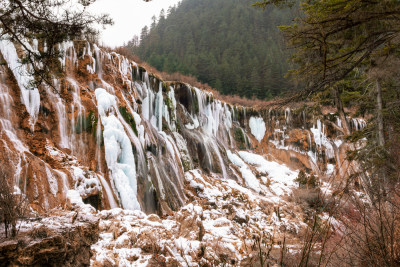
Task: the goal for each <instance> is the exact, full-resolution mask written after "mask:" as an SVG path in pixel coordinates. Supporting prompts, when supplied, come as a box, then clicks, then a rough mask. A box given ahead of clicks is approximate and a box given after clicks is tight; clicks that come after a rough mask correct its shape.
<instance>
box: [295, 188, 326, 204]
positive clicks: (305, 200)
mask: <svg viewBox="0 0 400 267" xmlns="http://www.w3.org/2000/svg"><path fill="white" fill-rule="evenodd" d="M293 196H294V199H295V200H296V202H297V203H299V204H302V205H305V207H306V208H308V207H309V208H313V209H319V208H321V207H322V206H323V204H324V200H323V199H322V197H321V190H320V189H319V188H312V189H307V188H296V189H294V190H293Z"/></svg>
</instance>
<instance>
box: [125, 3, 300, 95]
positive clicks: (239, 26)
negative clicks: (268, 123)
mask: <svg viewBox="0 0 400 267" xmlns="http://www.w3.org/2000/svg"><path fill="white" fill-rule="evenodd" d="M251 3H252V2H251V1H242V0H218V1H215V0H202V1H198V0H184V1H182V2H181V4H180V5H179V6H178V7H173V8H170V9H169V10H168V11H167V12H166V14H165V13H163V12H161V14H160V16H159V17H158V18H156V17H153V23H152V25H151V26H150V28H148V27H145V28H143V30H142V34H141V36H140V44H139V42H138V40H139V37H134V38H133V39H132V41H130V42H129V43H128V48H129V49H131V50H133V52H134V53H135V54H136V55H138V56H139V57H140V58H141V59H142V60H144V61H146V62H148V63H149V64H151V65H153V66H154V67H155V68H157V69H159V70H161V71H164V72H170V73H172V72H180V73H183V74H186V75H188V74H190V75H193V76H195V77H197V79H199V81H201V82H204V83H208V84H209V85H211V86H212V87H214V88H216V89H217V90H219V91H220V92H222V93H223V94H238V95H240V96H245V97H248V98H250V97H257V98H260V99H266V98H270V97H272V96H276V95H279V94H280V93H282V92H285V91H287V90H291V89H293V88H294V86H293V85H292V83H291V82H290V81H289V80H288V79H286V78H285V77H284V76H285V74H286V72H287V71H288V70H289V69H290V66H289V63H288V60H287V59H288V55H289V52H290V51H288V50H287V49H286V48H285V46H284V45H283V43H282V42H283V38H282V35H281V33H280V32H279V30H278V28H277V26H279V25H287V24H290V23H291V19H292V17H294V11H293V10H290V9H278V8H274V9H270V10H267V11H265V12H262V11H261V10H259V9H256V8H254V7H252V6H251Z"/></svg>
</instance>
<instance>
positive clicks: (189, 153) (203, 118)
mask: <svg viewBox="0 0 400 267" xmlns="http://www.w3.org/2000/svg"><path fill="white" fill-rule="evenodd" d="M31 45H32V47H34V48H35V49H40V47H41V45H40V44H38V43H37V42H32V43H31ZM59 49H60V50H62V51H63V52H64V58H62V59H60V61H59V64H60V65H61V66H62V67H63V69H64V71H63V72H62V73H53V74H52V75H53V83H52V85H42V86H40V87H39V88H34V87H32V86H31V84H32V83H31V81H32V79H33V77H32V76H31V75H30V72H29V67H27V66H23V65H21V64H20V63H19V58H21V57H22V56H23V53H24V51H23V50H22V49H21V48H20V47H16V46H14V44H12V43H10V42H7V41H2V42H1V43H0V52H1V55H2V56H1V58H0V59H1V61H3V62H4V63H6V64H3V65H2V66H1V67H0V76H1V81H0V106H1V107H0V141H1V142H0V161H1V166H2V168H3V169H4V170H5V171H6V172H7V177H8V178H9V179H12V180H13V181H14V183H15V185H16V186H17V188H19V190H20V191H21V192H22V193H23V194H25V195H26V196H27V197H28V199H29V202H30V203H31V207H32V209H33V210H35V211H37V212H39V213H45V212H46V211H48V210H51V209H54V208H64V207H65V205H66V203H67V199H68V192H70V194H72V193H71V190H74V191H73V192H78V195H79V196H80V197H81V198H82V199H83V202H85V203H86V204H90V205H92V206H93V207H94V208H96V209H98V210H108V209H110V208H117V207H120V208H123V209H124V210H125V211H123V212H125V213H126V214H125V215H126V216H122V217H121V211H119V212H118V214H115V213H113V212H111V214H108V213H107V211H103V212H102V213H101V214H102V215H101V216H100V217H101V218H103V219H104V222H102V223H100V228H102V229H103V230H104V231H105V232H107V231H108V230H109V226H107V225H108V223H106V221H107V220H108V221H109V220H118V221H119V223H121V224H123V223H128V224H130V225H131V226H130V228H129V227H128V228H127V229H125V231H124V232H122V233H121V232H120V233H118V234H115V233H114V235H113V238H114V239H115V238H118V237H119V236H123V233H125V232H132V231H133V230H132V229H131V228H132V227H134V226H132V225H134V223H133V221H135V220H144V218H147V217H146V216H147V215H145V214H144V213H146V214H151V213H155V214H158V215H159V216H164V218H165V216H168V215H170V216H174V217H173V221H174V223H172V224H171V223H170V224H168V222H164V224H163V222H161V219H159V217H157V218H156V219H154V218H153V219H151V220H147V219H146V222H148V221H154V220H155V221H156V222H155V223H153V224H158V225H159V226H160V229H164V230H160V231H161V232H162V234H164V235H166V236H168V235H170V236H175V238H176V237H177V236H181V237H182V238H186V239H185V240H191V239H193V240H197V241H198V242H199V243H198V244H197V243H196V244H197V245H196V244H195V245H194V246H197V249H198V253H200V254H201V251H203V252H202V253H203V256H204V253H205V254H207V253H206V252H205V251H204V250H207V249H206V248H201V247H202V246H201V245H199V244H200V242H202V240H203V238H204V237H201V238H200V237H199V235H203V236H204V234H205V236H206V237H207V233H208V234H209V237H208V239H209V240H211V239H212V240H214V241H215V242H217V240H218V238H217V237H216V235H215V233H214V234H212V227H211V226H213V227H214V226H215V225H217V226H215V227H228V228H229V226H231V224H232V222H234V224H235V225H241V224H243V223H249V221H250V222H251V221H252V220H253V219H254V220H257V221H259V222H263V223H260V224H258V226H257V228H258V229H259V230H260V227H261V229H264V228H265V229H272V228H273V227H275V228H276V227H278V229H279V227H281V225H284V226H282V227H281V228H280V229H281V231H282V232H285V231H292V232H293V233H296V232H299V229H300V228H301V225H302V224H301V223H302V222H301V221H302V220H301V216H300V217H299V218H296V219H295V217H296V215H295V213H293V211H292V213H293V217H292V218H293V221H292V220H291V219H287V218H286V221H285V220H283V221H284V223H282V218H283V217H281V214H285V212H282V213H280V212H279V207H280V206H285V205H286V204H285V205H283V204H282V203H287V205H286V208H285V209H287V210H288V212H289V213H290V209H293V210H296V209H299V213H298V214H301V212H300V208H299V207H298V206H297V205H296V204H295V203H293V202H291V201H290V200H288V199H286V200H285V197H288V196H290V195H291V190H292V188H294V187H295V182H294V179H295V178H296V177H297V175H298V172H299V170H306V171H308V172H313V173H314V174H316V175H318V176H319V177H321V178H324V177H329V176H334V175H336V174H338V173H340V172H341V174H345V173H346V172H351V168H350V167H352V166H351V165H350V164H349V163H348V162H346V160H345V152H346V150H348V148H349V146H350V144H347V143H346V142H345V140H343V138H342V134H341V132H342V122H341V120H340V119H339V118H338V117H337V116H336V115H335V114H334V113H329V112H327V113H325V114H322V113H321V114H315V113H311V112H309V111H308V110H307V108H304V107H298V108H276V109H272V108H268V109H267V108H266V109H262V110H255V109H252V108H248V107H240V106H232V105H229V104H227V103H224V102H221V101H220V100H218V99H215V98H214V96H213V95H212V94H211V93H209V92H206V91H202V90H200V89H198V88H194V87H192V86H191V85H189V84H184V83H180V82H168V81H163V80H162V79H161V78H159V77H157V76H155V75H154V74H152V73H149V72H147V71H146V69H144V68H142V67H140V66H138V65H137V64H136V63H135V62H132V61H130V60H128V59H127V58H125V57H123V56H121V55H119V54H117V53H115V52H107V51H105V50H103V49H100V48H99V47H97V46H96V45H93V44H89V43H87V42H68V43H64V44H62V45H60V47H59ZM364 124H365V122H364V120H362V119H352V120H351V127H352V128H354V129H359V128H361V127H363V126H364ZM322 184H323V185H324V186H325V187H328V185H327V183H324V182H323V183H322ZM243 198H244V199H246V201H244V200H243ZM193 203H195V204H193ZM232 203H236V204H232ZM266 203H269V204H266ZM290 203H292V204H290ZM188 204H189V205H192V206H190V207H189V208H188V206H187V205H188ZM200 204H201V205H200ZM193 205H194V206H193ZM199 205H200V206H201V210H200V209H199V208H197V209H196V207H199ZM276 207H278V211H277V210H276ZM213 209H216V210H218V209H219V210H220V211H221V212H220V213H219V214H218V215H216V214H213V212H212V210H213ZM127 210H140V211H141V212H139V213H134V214H131V212H129V211H127ZM260 210H261V211H262V212H261V211H260ZM142 212H144V213H142ZM176 212H178V213H176ZM185 212H187V213H188V214H191V215H192V217H193V216H194V217H193V218H192V221H193V222H196V223H195V224H194V225H202V226H198V227H197V228H196V229H194V230H193V229H192V228H190V229H191V230H188V231H187V233H186V234H185V233H183V232H184V231H185V230H182V229H181V228H182V224H187V225H191V224H192V223H193V222H189V221H187V222H186V220H188V218H189V217H190V216H189V217H187V216H186V215H185ZM196 214H197V215H196ZM206 214H208V215H206ZM271 216H272V217H271ZM274 216H275V217H274ZM276 216H278V217H279V218H278V219H277V217H276ZM223 218H225V221H224V219H223ZM227 218H228V219H227ZM255 218H257V219H255ZM294 219H295V220H294ZM127 220H128V221H127ZM170 220H172V217H171V218H170ZM204 220H209V221H208V222H210V220H211V221H212V222H213V223H215V225H214V224H213V223H211V224H209V225H208V226H207V225H203V224H204V223H205V222H204ZM198 221H200V222H203V223H200V222H199V223H197V222H198ZM294 221H296V222H294ZM254 223H255V221H253V224H254ZM174 224H175V225H174ZM205 224H207V223H205ZM148 225H152V223H149V224H148ZM171 227H172V228H171ZM174 227H177V228H176V230H173V229H174ZM191 227H192V226H191ZM237 227H238V228H237V229H239V228H240V227H239V226H237ZM262 227H264V228H262ZM201 229H203V230H201ZM192 230H193V231H192ZM174 231H175V232H174ZM176 231H177V232H176ZM201 231H205V232H204V233H203V234H201V233H200V232H201ZM133 232H134V231H133ZM153 234H154V233H153ZM231 234H232V235H235V237H230V239H229V238H228V239H229V240H230V241H229V240H228V241H226V242H228V243H229V242H230V244H231V245H229V246H227V248H225V249H227V250H228V251H225V252H224V251H222V252H221V253H220V254H221V255H222V254H224V255H225V254H226V255H230V254H232V255H233V256H232V257H234V256H235V253H234V251H236V250H237V251H241V252H242V253H244V252H243V249H242V246H243V242H242V240H240V238H241V237H244V236H246V235H247V234H248V233H244V232H243V233H236V234H233V233H231ZM191 235H193V236H191ZM227 235H228V233H227ZM217 236H218V235H217ZM211 237H212V238H211ZM107 238H108V237H107V235H106V236H101V239H102V240H104V239H107ZM124 238H127V237H126V236H125V237H124ZM136 238H137V240H139V241H140V236H139V237H136ZM142 238H144V237H142ZM165 238H167V237H165ZM220 238H226V236H225V237H220ZM145 239H146V238H145ZM206 239H207V238H206ZM235 240H236V241H235ZM139 241H138V242H139ZM121 242H122V241H121ZM124 242H125V241H124ZM127 242H128V241H127ZM143 242H144V241H143ZM182 242H183V241H182ZM128 243H129V242H128ZM128 243H127V244H126V245H128ZM139 243H140V242H139ZM108 244H109V243H108ZM135 244H136V243H135ZM103 245H104V244H103ZM99 246H100V247H102V246H101V245H99V244H98V247H99ZM107 246H108V248H110V245H107ZM116 246H117V247H118V248H120V247H121V245H120V244H117V245H116ZM143 246H144V248H143V247H141V246H139V247H141V249H142V250H143V251H145V250H146V245H145V244H144V245H143ZM179 246H183V245H182V244H181V245H179V244H169V245H167V246H164V250H165V251H167V252H166V253H167V254H168V253H169V254H171V255H175V254H176V255H175V256H176V257H175V259H176V258H177V256H178V255H181V254H179V252H178V251H177V250H176V248H177V247H179ZM171 247H174V248H171ZM168 248H169V249H168ZM103 249H104V248H103ZM147 249H148V250H149V248H148V247H147ZM152 249H154V248H152ZM152 249H150V250H152ZM174 249H175V251H174ZM100 250H101V249H99V251H100ZM168 250H169V252H168ZM182 250H183V251H184V252H185V249H184V248H181V251H182ZM222 250H223V249H222ZM171 251H172V252H171ZM98 253H100V252H98ZM151 253H152V254H154V251H153V250H152V252H151ZM174 253H175V254H174ZM185 253H186V252H185ZM185 253H183V254H185ZM187 253H189V252H187ZM196 253H197V252H196ZM183 254H182V255H183ZM189 254H190V253H189ZM189 254H188V255H189ZM135 255H136V254H135ZM185 255H186V254H185ZM198 255H199V254H196V257H197V256H198ZM131 256H132V255H131ZM105 258H107V257H105V256H104V257H102V258H101V259H97V258H96V260H95V261H94V262H96V261H97V260H98V261H100V262H102V260H104V259H105ZM138 258H140V257H139V256H132V257H130V259H131V261H133V260H137V259H138ZM194 258H195V255H192V256H191V259H194ZM209 258H212V255H211V256H210V255H209ZM235 259H236V260H241V258H240V257H236V258H235ZM125 260H126V259H125ZM178 260H179V259H178ZM128 262H129V261H128ZM92 263H93V262H92Z"/></svg>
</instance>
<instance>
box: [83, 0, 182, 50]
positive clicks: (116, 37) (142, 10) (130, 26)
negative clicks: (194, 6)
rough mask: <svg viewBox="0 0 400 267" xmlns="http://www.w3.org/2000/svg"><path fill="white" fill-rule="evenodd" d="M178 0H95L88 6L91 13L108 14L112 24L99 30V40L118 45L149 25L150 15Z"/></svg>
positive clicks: (158, 12) (113, 45)
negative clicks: (148, 0)
mask: <svg viewBox="0 0 400 267" xmlns="http://www.w3.org/2000/svg"><path fill="white" fill-rule="evenodd" d="M178 2H180V0H152V1H150V2H145V1H143V0H97V1H96V2H95V3H94V4H93V5H91V6H90V9H89V10H90V11H91V12H93V13H95V14H96V13H97V14H101V13H107V14H109V15H110V16H111V17H112V18H113V20H114V25H113V26H108V27H107V28H106V29H105V30H101V31H102V34H101V41H100V42H103V43H104V44H105V45H107V46H111V47H115V46H120V45H122V44H123V43H124V42H128V41H129V40H131V39H132V37H133V35H134V34H137V35H140V31H141V29H142V28H143V27H144V26H145V25H150V23H151V17H152V16H153V15H156V17H158V15H159V14H160V11H161V9H163V8H164V10H165V12H166V11H167V9H168V7H170V6H173V5H176V4H178Z"/></svg>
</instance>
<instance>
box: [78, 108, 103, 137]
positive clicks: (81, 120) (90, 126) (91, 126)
mask: <svg viewBox="0 0 400 267" xmlns="http://www.w3.org/2000/svg"><path fill="white" fill-rule="evenodd" d="M97 123H98V118H97V116H96V115H95V114H94V112H93V111H91V110H90V111H89V114H88V116H87V117H85V115H81V116H79V117H78V118H77V122H76V124H75V133H77V134H80V133H82V132H88V133H90V132H92V134H93V136H96V127H97Z"/></svg>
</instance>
